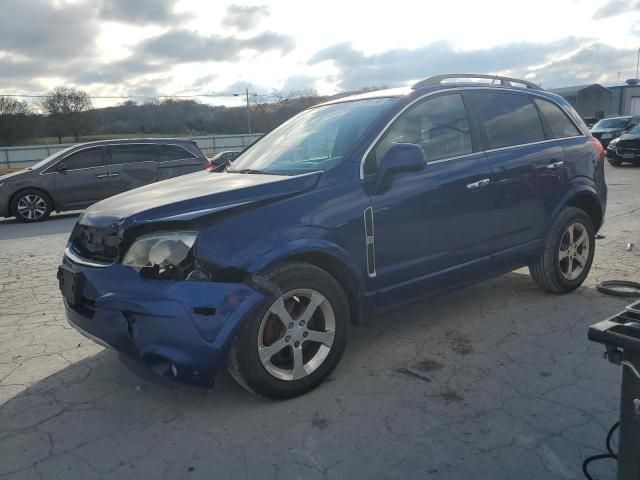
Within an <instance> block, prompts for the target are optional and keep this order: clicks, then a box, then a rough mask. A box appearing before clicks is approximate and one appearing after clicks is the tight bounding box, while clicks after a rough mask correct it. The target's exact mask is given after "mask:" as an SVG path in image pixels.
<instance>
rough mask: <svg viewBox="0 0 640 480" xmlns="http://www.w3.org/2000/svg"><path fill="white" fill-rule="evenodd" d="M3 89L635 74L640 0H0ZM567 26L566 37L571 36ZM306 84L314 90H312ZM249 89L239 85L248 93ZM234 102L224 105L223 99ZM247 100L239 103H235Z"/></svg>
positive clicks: (552, 81)
mask: <svg viewBox="0 0 640 480" xmlns="http://www.w3.org/2000/svg"><path fill="white" fill-rule="evenodd" d="M2 3H3V15H2V16H0V70H1V71H2V75H1V76H0V88H2V89H3V90H4V91H8V90H10V91H12V92H20V91H23V92H24V91H32V92H33V91H34V90H40V91H42V90H45V89H48V88H52V87H54V86H56V85H58V84H60V83H66V84H69V85H75V86H79V87H82V88H85V89H87V90H88V91H89V92H90V93H92V94H94V95H100V94H105V93H108V94H110V95H118V94H130V92H134V91H146V92H151V91H154V92H157V93H160V94H176V93H178V92H180V93H190V94H193V93H201V92H205V91H206V92H211V91H226V90H227V89H228V88H230V87H232V86H238V85H245V86H246V85H249V86H251V88H253V89H262V90H265V91H267V92H269V91H271V90H273V89H279V90H283V89H284V90H286V89H290V88H295V89H300V88H304V87H305V86H307V87H309V88H316V89H318V90H319V91H320V92H321V93H327V94H330V93H334V92H335V91H336V90H339V89H345V88H348V89H351V88H359V87H363V86H368V85H374V84H377V85H380V84H387V85H398V84H404V83H406V82H408V81H410V80H412V79H416V78H421V77H424V76H427V75H429V74H433V73H443V72H451V71H469V70H471V71H476V72H493V73H496V72H502V73H510V74H512V75H522V76H527V77H528V78H529V77H532V78H535V79H536V81H539V82H542V83H543V84H544V85H545V86H549V87H551V86H562V85H568V84H571V83H575V82H578V81H580V82H585V81H587V82H588V81H601V82H607V81H615V80H616V78H617V74H618V71H620V72H621V77H623V78H628V77H631V76H632V75H633V74H634V73H635V48H636V47H635V44H636V43H637V39H638V37H639V36H640V35H639V34H638V31H639V30H638V25H640V10H639V8H640V0H581V1H580V2H579V3H577V2H575V1H574V0H539V1H538V2H537V3H536V4H535V5H534V6H531V8H528V9H527V10H526V13H525V12H523V11H522V10H521V9H517V8H505V6H504V2H502V1H500V0H484V1H482V2H477V1H475V0H474V1H472V0H467V1H462V2H459V3H458V4H456V7H455V9H454V8H452V7H451V4H447V3H442V2H415V1H414V0H396V1H395V2H394V3H393V8H390V7H389V6H388V5H387V6H384V7H383V6H377V5H376V4H367V5H363V4H362V3H360V2H345V1H344V0H324V1H323V2H322V3H317V4H314V8H311V7H309V6H307V5H308V4H303V3H301V2H299V0H278V1H275V0H256V1H253V0H247V1H240V2H236V1H221V2H211V1H210V0H141V1H136V2H133V1H128V0H127V1H125V0H73V1H70V0H3V2H2ZM568 32H570V33H568ZM306 84H308V85H306ZM243 88H244V87H243ZM225 101H226V100H225ZM234 101H238V100H237V99H233V98H232V99H230V100H229V102H234Z"/></svg>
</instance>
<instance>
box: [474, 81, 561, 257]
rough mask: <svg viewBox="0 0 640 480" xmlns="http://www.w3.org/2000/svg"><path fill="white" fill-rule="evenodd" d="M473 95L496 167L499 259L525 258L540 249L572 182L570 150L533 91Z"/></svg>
mask: <svg viewBox="0 0 640 480" xmlns="http://www.w3.org/2000/svg"><path fill="white" fill-rule="evenodd" d="M473 98H474V105H475V109H476V112H477V115H478V118H479V122H480V124H481V126H482V132H483V137H484V142H485V147H486V150H485V155H486V157H487V160H488V161H489V164H490V165H491V170H492V185H493V189H492V192H493V209H492V218H491V224H492V227H493V232H494V237H493V241H492V242H491V243H492V244H491V250H492V251H493V253H494V254H495V256H494V261H495V264H496V266H498V267H501V266H507V265H510V264H514V263H524V262H526V261H527V257H528V256H529V255H531V254H534V253H535V252H537V249H538V246H539V241H540V239H541V238H542V236H543V235H544V232H545V228H546V225H547V223H548V220H549V218H550V216H551V214H552V212H553V210H554V207H555V205H556V204H557V200H558V199H559V197H560V196H561V194H562V192H563V191H564V188H565V186H566V184H567V172H566V169H567V166H566V164H565V153H564V150H563V148H562V146H561V145H560V143H559V142H557V141H555V140H554V139H553V138H552V135H551V134H550V132H548V130H547V129H546V128H545V125H544V123H543V121H542V118H541V116H540V113H539V111H538V107H537V106H536V105H535V103H534V100H533V97H532V96H531V95H528V94H525V93H519V92H505V91H483V92H475V93H474V94H473ZM503 264H504V265H503Z"/></svg>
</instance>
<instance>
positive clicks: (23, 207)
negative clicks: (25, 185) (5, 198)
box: [11, 189, 53, 223]
mask: <svg viewBox="0 0 640 480" xmlns="http://www.w3.org/2000/svg"><path fill="white" fill-rule="evenodd" d="M52 210H53V202H52V201H51V197H50V196H49V195H48V194H47V193H45V192H43V191H42V190H38V189H27V190H23V191H21V192H18V193H17V194H16V195H15V196H14V197H13V199H12V200H11V212H12V213H13V215H14V216H15V217H16V219H18V220H19V221H21V222H27V223H31V222H40V221H42V220H45V219H46V218H47V217H48V216H49V215H50V214H51V211H52Z"/></svg>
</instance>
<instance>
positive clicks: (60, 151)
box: [29, 145, 75, 170]
mask: <svg viewBox="0 0 640 480" xmlns="http://www.w3.org/2000/svg"><path fill="white" fill-rule="evenodd" d="M73 147H75V145H71V146H70V147H67V148H64V149H62V150H59V151H57V152H56V153H52V154H51V155H49V156H48V157H47V158H43V159H42V160H40V161H39V162H38V163H36V164H35V165H31V167H29V168H31V170H35V169H36V168H40V167H44V166H45V165H46V164H47V163H49V162H50V161H52V160H55V159H56V158H58V157H59V156H60V155H63V154H65V153H67V152H68V151H69V150H71V149H72V148H73Z"/></svg>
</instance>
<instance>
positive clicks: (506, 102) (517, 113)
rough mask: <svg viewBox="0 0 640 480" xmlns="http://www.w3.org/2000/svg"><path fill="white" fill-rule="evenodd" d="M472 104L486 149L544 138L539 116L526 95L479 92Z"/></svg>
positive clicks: (539, 140)
mask: <svg viewBox="0 0 640 480" xmlns="http://www.w3.org/2000/svg"><path fill="white" fill-rule="evenodd" d="M476 105H477V107H478V112H479V114H480V118H481V120H482V123H483V124H484V127H485V130H486V132H487V140H488V142H489V148H502V147H511V146H514V145H522V144H526V143H534V142H541V141H543V140H544V139H545V136H544V130H543V128H542V122H541V121H540V115H538V110H537V109H536V107H535V105H534V104H533V102H532V101H531V100H530V99H529V96H527V95H518V94H513V93H494V92H491V93H489V92H487V93H480V94H477V95H476Z"/></svg>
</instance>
